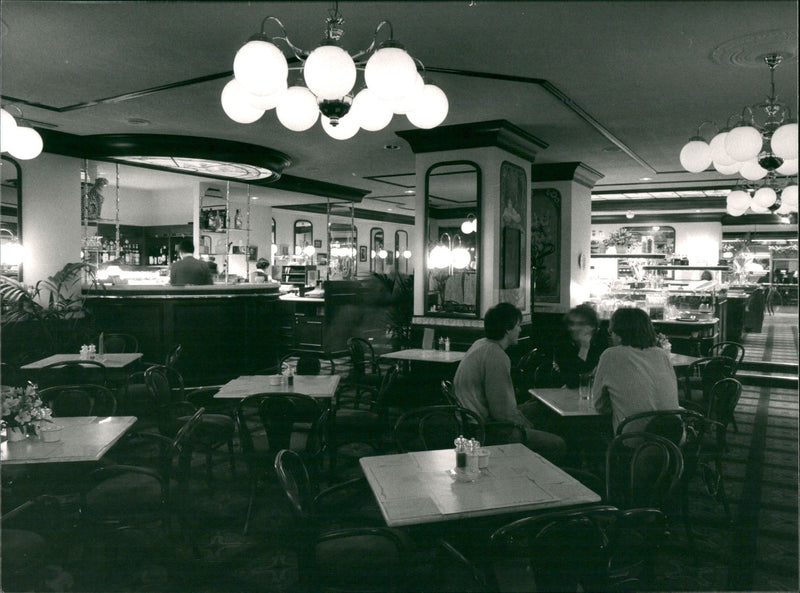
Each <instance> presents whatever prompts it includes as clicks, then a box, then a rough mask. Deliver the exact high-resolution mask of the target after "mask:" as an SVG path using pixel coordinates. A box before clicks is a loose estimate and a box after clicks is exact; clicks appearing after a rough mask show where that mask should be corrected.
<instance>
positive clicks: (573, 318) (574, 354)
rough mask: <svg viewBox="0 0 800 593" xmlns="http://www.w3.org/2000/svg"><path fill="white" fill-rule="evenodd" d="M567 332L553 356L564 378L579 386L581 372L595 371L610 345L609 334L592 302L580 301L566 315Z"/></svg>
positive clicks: (574, 386)
mask: <svg viewBox="0 0 800 593" xmlns="http://www.w3.org/2000/svg"><path fill="white" fill-rule="evenodd" d="M564 322H565V324H566V329H567V332H566V334H567V335H566V336H565V337H564V338H563V339H561V340H560V341H559V342H558V343H557V344H556V347H555V355H554V360H555V363H556V365H557V366H558V370H559V374H560V377H561V379H562V380H563V382H564V383H565V384H566V385H567V387H570V388H573V389H574V388H576V387H578V384H579V382H580V376H581V375H582V374H586V373H592V372H594V369H595V368H596V367H597V363H598V361H599V360H600V355H601V354H602V353H603V351H604V350H605V349H606V348H608V335H607V334H606V333H605V332H602V331H600V320H599V319H598V317H597V312H596V311H595V310H594V308H593V307H592V306H591V305H587V304H583V305H578V306H577V307H575V308H574V309H571V310H570V311H569V312H568V313H567V314H566V315H565V316H564Z"/></svg>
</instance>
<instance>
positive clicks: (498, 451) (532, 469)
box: [359, 443, 600, 527]
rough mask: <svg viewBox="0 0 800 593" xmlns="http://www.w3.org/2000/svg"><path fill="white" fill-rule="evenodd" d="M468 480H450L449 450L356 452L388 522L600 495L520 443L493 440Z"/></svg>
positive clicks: (583, 500) (584, 500)
mask: <svg viewBox="0 0 800 593" xmlns="http://www.w3.org/2000/svg"><path fill="white" fill-rule="evenodd" d="M486 448H487V449H489V450H490V452H491V455H490V457H489V467H488V468H486V469H484V470H481V475H480V477H479V478H478V479H477V480H476V481H474V482H456V481H454V480H453V479H452V478H451V477H450V474H449V470H451V469H452V468H453V467H454V466H455V461H456V459H455V451H454V449H443V450H439V451H418V452H413V453H403V454H400V455H382V456H379V457H362V458H361V459H360V460H359V462H360V463H361V467H362V469H363V470H364V474H365V475H366V477H367V481H368V482H369V485H370V487H371V488H372V492H373V493H374V494H375V498H376V499H377V501H378V505H379V506H380V509H381V513H382V514H383V518H384V519H385V520H386V524H387V525H388V526H390V527H397V526H403V525H418V524H422V523H434V522H441V521H451V520H456V519H464V518H470V517H484V516H488V515H498V514H503V513H515V512H520V511H530V510H540V509H552V508H559V507H565V506H572V505H578V504H590V503H596V502H598V501H599V500H600V496H598V495H597V494H595V493H594V492H592V491H591V490H589V489H588V488H587V487H586V486H584V485H583V484H581V483H580V482H578V481H577V480H576V479H574V478H573V477H572V476H570V475H569V474H567V473H566V472H564V471H562V470H561V469H559V468H558V467H556V466H555V465H553V464H552V463H550V462H549V461H547V460H546V459H544V458H543V457H541V456H540V455H538V454H537V453H534V452H533V451H531V450H530V449H528V448H527V447H525V446H524V445H521V444H518V443H514V444H510V445H494V446H491V447H486Z"/></svg>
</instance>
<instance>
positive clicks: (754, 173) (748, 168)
mask: <svg viewBox="0 0 800 593" xmlns="http://www.w3.org/2000/svg"><path fill="white" fill-rule="evenodd" d="M767 173H768V171H767V170H766V169H765V168H764V167H762V166H761V165H759V164H758V161H757V160H755V159H751V160H749V161H745V162H743V163H742V166H741V167H739V174H740V175H741V176H742V177H744V178H745V179H748V180H749V181H758V180H759V179H764V177H766V176H767Z"/></svg>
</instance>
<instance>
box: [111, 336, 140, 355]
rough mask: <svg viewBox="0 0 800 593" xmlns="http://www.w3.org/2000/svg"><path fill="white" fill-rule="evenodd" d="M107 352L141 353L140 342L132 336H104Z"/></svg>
mask: <svg viewBox="0 0 800 593" xmlns="http://www.w3.org/2000/svg"><path fill="white" fill-rule="evenodd" d="M103 349H104V350H105V352H109V353H115V352H121V353H127V352H139V340H137V339H136V337H135V336H132V335H131V334H105V333H104V334H103Z"/></svg>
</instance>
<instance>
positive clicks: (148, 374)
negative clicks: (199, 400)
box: [144, 364, 185, 406]
mask: <svg viewBox="0 0 800 593" xmlns="http://www.w3.org/2000/svg"><path fill="white" fill-rule="evenodd" d="M144 382H145V384H146V385H147V388H148V389H149V390H150V394H151V395H152V396H153V397H154V398H155V400H156V402H157V404H158V405H159V406H169V405H170V404H173V403H175V402H179V401H183V400H184V395H185V387H184V384H183V376H182V375H181V374H180V373H179V372H178V371H176V370H175V369H174V368H172V367H168V366H164V365H158V364H155V365H153V366H151V367H149V368H148V369H147V370H146V371H145V372H144Z"/></svg>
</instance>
